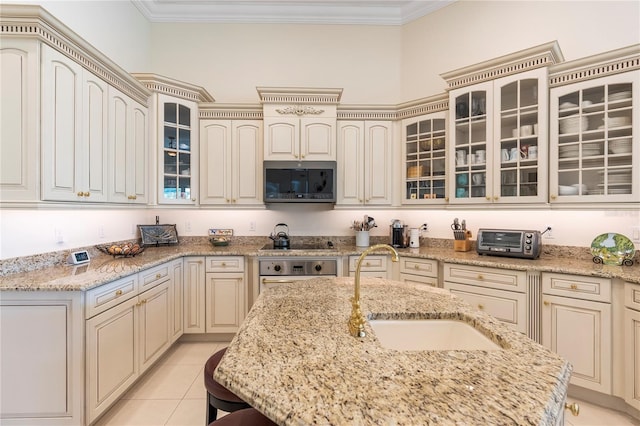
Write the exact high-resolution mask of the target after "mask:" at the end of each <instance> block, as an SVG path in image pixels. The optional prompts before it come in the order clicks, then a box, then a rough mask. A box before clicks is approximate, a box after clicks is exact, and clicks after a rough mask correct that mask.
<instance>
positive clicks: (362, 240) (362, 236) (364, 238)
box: [356, 231, 369, 247]
mask: <svg viewBox="0 0 640 426" xmlns="http://www.w3.org/2000/svg"><path fill="white" fill-rule="evenodd" d="M356 247H369V231H356Z"/></svg>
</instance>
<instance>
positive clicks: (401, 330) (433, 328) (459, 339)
mask: <svg viewBox="0 0 640 426" xmlns="http://www.w3.org/2000/svg"><path fill="white" fill-rule="evenodd" d="M369 324H371V328H373V331H374V332H375V334H376V337H377V338H378V340H379V341H380V344H381V345H382V346H383V347H384V348H387V349H395V350H399V351H451V350H465V351H466V350H483V351H495V350H500V349H502V348H501V347H500V346H499V345H498V344H497V343H495V342H493V341H492V340H491V339H489V338H488V337H487V336H485V335H484V334H482V333H481V332H480V331H478V330H476V329H475V328H474V327H473V326H471V325H469V324H467V323H466V322H463V321H457V320H447V319H416V320H413V319H406V320H405V319H399V320H369Z"/></svg>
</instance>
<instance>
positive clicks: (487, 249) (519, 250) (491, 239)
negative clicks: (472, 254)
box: [476, 229, 542, 259]
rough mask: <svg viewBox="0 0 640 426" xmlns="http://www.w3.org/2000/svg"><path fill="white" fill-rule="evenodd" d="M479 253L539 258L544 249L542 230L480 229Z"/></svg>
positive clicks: (477, 243) (477, 242)
mask: <svg viewBox="0 0 640 426" xmlns="http://www.w3.org/2000/svg"><path fill="white" fill-rule="evenodd" d="M476 251H477V252H478V254H489V255H493V256H506V257H520V258H524V259H537V258H538V257H539V256H540V252H541V251H542V234H541V233H540V231H527V230H516V229H479V230H478V239H477V241H476Z"/></svg>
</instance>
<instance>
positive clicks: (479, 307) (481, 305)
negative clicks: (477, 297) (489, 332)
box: [478, 303, 484, 311]
mask: <svg viewBox="0 0 640 426" xmlns="http://www.w3.org/2000/svg"><path fill="white" fill-rule="evenodd" d="M478 309H480V310H481V311H484V305H483V304H482V303H480V304H478Z"/></svg>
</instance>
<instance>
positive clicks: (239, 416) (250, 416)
mask: <svg viewBox="0 0 640 426" xmlns="http://www.w3.org/2000/svg"><path fill="white" fill-rule="evenodd" d="M209 426H277V424H276V423H274V422H272V421H271V420H269V418H268V417H266V416H265V415H264V414H262V413H261V412H260V411H258V410H256V409H255V408H245V409H243V410H238V411H234V412H233V413H229V414H227V415H226V416H224V417H220V418H219V419H218V420H216V421H215V422H213V423H211V424H210V425H209Z"/></svg>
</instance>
